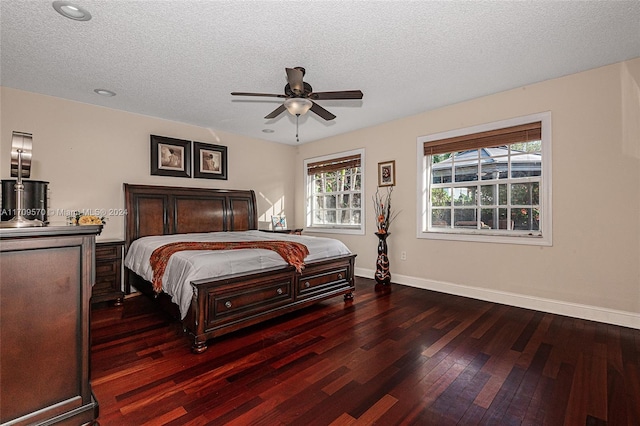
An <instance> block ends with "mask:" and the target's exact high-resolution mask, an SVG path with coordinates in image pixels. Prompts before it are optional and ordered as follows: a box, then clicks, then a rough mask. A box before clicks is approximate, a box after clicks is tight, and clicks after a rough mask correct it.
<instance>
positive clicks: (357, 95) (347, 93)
mask: <svg viewBox="0 0 640 426" xmlns="http://www.w3.org/2000/svg"><path fill="white" fill-rule="evenodd" d="M362 96H363V94H362V92H361V91H360V90H340V91H337V92H314V93H311V94H310V95H309V99H313V100H329V99H362Z"/></svg>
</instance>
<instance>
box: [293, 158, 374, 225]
mask: <svg viewBox="0 0 640 426" xmlns="http://www.w3.org/2000/svg"><path fill="white" fill-rule="evenodd" d="M363 156H364V151H363V150H355V151H349V152H346V153H340V154H335V155H329V156H324V157H318V158H312V159H309V160H306V161H305V162H304V167H305V170H306V179H307V182H306V183H307V185H306V188H307V194H306V198H307V209H306V216H307V227H309V228H314V229H313V230H314V231H315V232H347V233H362V232H363V231H364V225H363V218H364V213H363V210H364V206H363V204H362V191H363V189H362V188H363V176H364V168H363Z"/></svg>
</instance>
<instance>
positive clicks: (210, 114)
mask: <svg viewBox="0 0 640 426" xmlns="http://www.w3.org/2000/svg"><path fill="white" fill-rule="evenodd" d="M71 1H72V2H73V3H75V4H77V5H79V6H81V7H83V8H85V9H87V10H88V11H89V12H90V13H91V15H92V19H91V20H89V21H86V22H81V21H74V20H70V19H67V18H64V17H63V16H61V15H59V14H58V13H57V12H56V11H55V10H54V8H53V7H52V2H51V1H46V0H28V1H25V0H0V24H1V29H0V37H1V38H0V47H1V52H0V60H1V62H0V65H1V68H0V84H1V85H2V86H6V87H13V88H17V89H21V90H26V91H30V92H36V93H42V94H46V95H51V96H56V97H60V98H65V99H71V100H75V101H79V102H84V103H87V104H95V105H101V106H105V107H109V108H114V109H119V110H125V111H130V112H134V113H139V114H144V115H149V116H154V117H160V118H164V119H169V120H175V121H180V122H185V123H190V124H195V125H198V126H203V127H207V128H210V129H212V131H214V132H215V131H216V130H222V131H225V132H231V133H236V134H241V135H246V136H250V137H253V138H260V139H265V140H271V141H275V142H280V143H286V144H296V140H295V131H296V126H295V118H294V117H293V116H291V115H289V114H282V115H280V116H279V117H278V118H276V119H273V120H265V119H264V118H263V117H264V116H265V115H267V114H268V113H270V112H271V111H272V110H274V109H275V108H276V107H277V106H278V105H279V104H280V103H281V102H282V99H279V98H248V97H236V96H231V95H230V92H233V91H241V92H262V93H283V90H284V85H285V84H286V74H285V67H296V66H302V67H304V68H306V71H307V72H306V75H305V78H304V80H305V82H307V83H309V84H311V85H312V86H313V89H314V90H315V91H320V92H322V91H334V90H355V89H360V90H362V91H363V92H364V98H363V99H362V100H361V101H359V100H358V101H356V100H341V101H318V104H320V105H321V106H323V107H324V108H326V109H328V110H329V111H331V112H332V113H334V114H335V115H336V116H337V118H336V119H335V120H333V121H329V122H327V121H324V120H322V119H321V118H319V117H318V116H316V115H315V114H312V113H308V114H307V115H306V116H303V117H301V119H300V143H305V142H310V141H313V140H317V139H322V138H325V137H329V136H332V135H336V134H340V133H345V132H349V131H353V130H356V129H360V128H364V127H369V126H372V125H376V124H379V123H382V122H386V121H390V120H394V119H397V118H401V117H405V116H409V115H414V114H418V113H421V112H424V111H427V110H431V109H434V108H439V107H442V106H445V105H448V104H453V103H457V102H461V101H464V100H468V99H473V98H477V97H480V96H483V95H487V94H491V93H496V92H500V91H504V90H508V89H511V88H515V87H520V86H524V85H528V84H531V83H535V82H539V81H543V80H547V79H551V78H556V77H559V76H563V75H567V74H572V73H575V72H579V71H583V70H587V69H592V68H595V67H599V66H602V65H607V64H611V63H615V62H619V61H623V60H626V59H632V58H636V57H640V1H551V2H547V1H544V2H543V1H533V2H532V1H517V2H516V1H513V2H511V1H501V2H488V1H344V0H341V1H335V2H334V1H238V0H235V1H214V0H199V1H196V0H182V1H178V0H174V1H170V0H137V1H136V0H129V1H122V0H109V1H106V0H71ZM97 88H103V89H108V90H112V91H114V92H116V93H117V96H115V97H112V98H105V97H101V96H99V95H97V94H95V93H94V92H93V90H94V89H97ZM69 119H70V120H71V121H72V120H73V117H69ZM263 129H272V130H273V131H274V133H270V134H267V133H264V132H262V130H263Z"/></svg>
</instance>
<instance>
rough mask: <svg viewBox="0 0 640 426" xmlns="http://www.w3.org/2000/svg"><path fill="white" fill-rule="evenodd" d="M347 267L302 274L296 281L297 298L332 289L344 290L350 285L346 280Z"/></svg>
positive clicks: (312, 295)
mask: <svg viewBox="0 0 640 426" xmlns="http://www.w3.org/2000/svg"><path fill="white" fill-rule="evenodd" d="M348 276H349V275H348V268H347V267H346V266H345V267H344V268H338V269H332V270H329V271H324V272H319V273H316V274H309V275H306V274H303V275H301V276H300V279H299V280H298V283H297V288H296V292H297V298H298V299H304V298H309V297H314V296H316V295H319V294H326V293H327V292H328V291H332V290H344V289H347V288H349V287H350V286H351V284H350V282H349V280H348V278H347V277H348Z"/></svg>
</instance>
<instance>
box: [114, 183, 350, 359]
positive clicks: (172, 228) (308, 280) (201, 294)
mask: <svg viewBox="0 0 640 426" xmlns="http://www.w3.org/2000/svg"><path fill="white" fill-rule="evenodd" d="M124 193H125V207H126V209H127V216H126V225H125V229H126V236H125V250H128V248H129V246H130V244H131V242H132V241H134V240H136V239H138V238H140V237H145V236H150V235H169V234H182V233H189V232H215V231H247V230H253V229H258V215H257V209H256V197H255V193H254V192H253V191H250V190H247V191H245V190H224V189H202V188H182V187H169V186H150V185H131V184H127V183H125V184H124ZM355 257H356V255H355V254H350V255H345V256H336V257H332V258H328V259H324V260H320V261H314V262H309V263H307V264H306V266H305V268H304V269H303V271H302V273H298V272H296V270H295V268H294V267H293V266H286V267H279V268H272V269H268V270H262V271H260V272H257V273H253V274H246V273H245V274H237V275H230V276H224V277H211V278H209V279H202V280H197V281H194V282H192V283H191V285H192V287H193V291H194V297H193V299H192V301H191V306H190V308H189V312H188V313H187V315H186V317H185V318H184V319H183V328H184V330H185V331H186V332H187V333H188V334H189V336H190V337H191V338H192V339H193V345H192V348H191V349H192V351H193V352H194V353H202V352H204V351H205V350H206V349H207V340H209V339H211V338H214V337H216V336H220V335H222V334H226V333H229V332H232V331H234V330H238V329H240V328H243V327H247V326H249V325H252V324H256V323H259V322H261V321H264V320H266V319H269V318H273V317H276V316H279V315H282V314H285V313H287V312H291V311H295V310H297V309H300V308H303V307H306V306H309V305H311V304H313V303H316V302H319V301H321V300H325V299H328V298H331V297H335V296H338V295H341V294H342V295H344V299H345V301H347V300H350V299H352V298H353V291H354V290H355V280H354V272H353V268H354V262H355ZM131 286H134V287H135V288H136V289H138V290H140V291H141V292H143V293H148V294H152V293H153V290H152V287H151V283H150V282H148V281H146V280H144V279H143V278H141V277H140V276H138V275H137V274H135V273H134V272H133V271H131V270H129V269H128V268H125V290H126V291H127V293H128V292H130V288H131ZM160 296H161V298H164V299H166V300H170V298H169V296H168V295H166V294H164V293H162V294H161V295H160ZM166 300H165V302H166ZM165 305H166V306H169V309H170V310H171V311H172V314H173V315H174V316H177V318H180V314H179V311H178V309H177V305H175V304H173V303H171V302H169V303H165Z"/></svg>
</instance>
